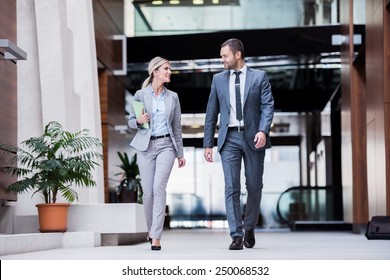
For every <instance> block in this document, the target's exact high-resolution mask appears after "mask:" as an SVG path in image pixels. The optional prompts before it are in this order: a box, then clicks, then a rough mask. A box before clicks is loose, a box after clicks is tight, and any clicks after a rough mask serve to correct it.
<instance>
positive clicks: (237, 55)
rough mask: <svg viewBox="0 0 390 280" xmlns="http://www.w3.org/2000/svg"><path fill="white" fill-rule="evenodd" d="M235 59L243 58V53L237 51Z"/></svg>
mask: <svg viewBox="0 0 390 280" xmlns="http://www.w3.org/2000/svg"><path fill="white" fill-rule="evenodd" d="M235 57H236V58H237V59H239V58H241V52H240V51H237V52H236V55H235Z"/></svg>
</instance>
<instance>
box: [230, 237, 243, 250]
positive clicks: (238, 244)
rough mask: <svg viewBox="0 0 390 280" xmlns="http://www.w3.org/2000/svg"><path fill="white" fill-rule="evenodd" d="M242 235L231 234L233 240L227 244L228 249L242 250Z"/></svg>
mask: <svg viewBox="0 0 390 280" xmlns="http://www.w3.org/2000/svg"><path fill="white" fill-rule="evenodd" d="M242 248H243V247H242V237H241V236H233V242H232V244H230V246H229V250H242Z"/></svg>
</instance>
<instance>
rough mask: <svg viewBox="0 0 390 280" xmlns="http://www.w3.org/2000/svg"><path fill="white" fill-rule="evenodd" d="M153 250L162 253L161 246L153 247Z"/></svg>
mask: <svg viewBox="0 0 390 280" xmlns="http://www.w3.org/2000/svg"><path fill="white" fill-rule="evenodd" d="M151 249H152V251H160V250H161V246H157V245H152V247H151Z"/></svg>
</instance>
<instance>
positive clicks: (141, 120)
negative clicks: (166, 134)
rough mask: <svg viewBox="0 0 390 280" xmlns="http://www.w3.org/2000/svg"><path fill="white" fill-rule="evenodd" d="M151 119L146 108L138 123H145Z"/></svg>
mask: <svg viewBox="0 0 390 280" xmlns="http://www.w3.org/2000/svg"><path fill="white" fill-rule="evenodd" d="M149 121H150V116H149V114H148V113H145V111H144V109H142V110H141V115H140V116H139V117H138V119H137V123H138V124H144V123H147V122H149Z"/></svg>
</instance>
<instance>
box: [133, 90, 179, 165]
mask: <svg viewBox="0 0 390 280" xmlns="http://www.w3.org/2000/svg"><path fill="white" fill-rule="evenodd" d="M164 91H165V97H164V104H165V112H166V115H165V117H166V119H167V124H168V130H169V135H170V136H171V139H172V142H173V145H174V147H175V150H176V157H177V158H180V157H183V137H182V129H181V109H180V102H179V97H178V95H177V93H176V92H173V91H171V90H169V89H167V88H165V87H164ZM152 92H153V89H152V87H151V85H149V86H147V87H145V88H143V89H140V90H138V91H137V92H136V93H135V95H134V100H136V101H139V102H142V103H143V104H144V106H145V111H146V112H149V113H150V122H152V117H151V113H152V107H153V102H152ZM128 125H129V127H130V128H132V129H138V131H137V133H136V135H135V136H134V138H133V140H132V141H131V143H130V146H132V147H134V148H135V149H136V150H138V151H142V152H143V151H146V149H147V148H148V146H149V142H150V137H151V136H152V128H151V127H152V123H150V126H149V127H150V128H149V129H146V128H143V127H141V128H139V127H138V126H137V123H136V117H135V113H134V110H133V107H132V106H131V109H130V115H129V121H128Z"/></svg>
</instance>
